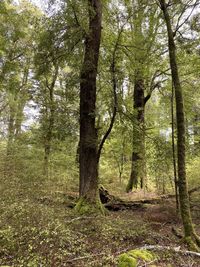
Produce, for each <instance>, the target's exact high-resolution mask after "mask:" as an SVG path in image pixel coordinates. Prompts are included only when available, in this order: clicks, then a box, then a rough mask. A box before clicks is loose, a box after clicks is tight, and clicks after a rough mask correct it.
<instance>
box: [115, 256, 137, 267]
mask: <svg viewBox="0 0 200 267" xmlns="http://www.w3.org/2000/svg"><path fill="white" fill-rule="evenodd" d="M137 262H138V260H137V259H135V258H133V257H132V256H131V255H129V254H128V253H124V254H122V255H120V256H119V261H118V267H136V266H137Z"/></svg>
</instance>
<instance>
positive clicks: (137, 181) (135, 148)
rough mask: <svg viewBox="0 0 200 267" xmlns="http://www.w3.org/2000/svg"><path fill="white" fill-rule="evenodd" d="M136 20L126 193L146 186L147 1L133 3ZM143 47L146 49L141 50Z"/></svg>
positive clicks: (134, 24) (132, 26) (133, 27)
mask: <svg viewBox="0 0 200 267" xmlns="http://www.w3.org/2000/svg"><path fill="white" fill-rule="evenodd" d="M132 6H133V7H134V6H135V8H133V12H134V14H135V15H134V19H133V24H132V25H131V28H132V31H133V44H134V46H135V51H134V58H135V63H134V64H135V74H134V92H133V110H134V116H133V134H132V136H133V137H132V160H131V174H130V178H129V182H128V184H127V187H126V192H130V191H132V189H133V187H135V188H137V187H138V185H139V186H140V188H143V187H144V186H145V180H146V178H145V177H146V160H145V133H144V120H145V117H144V112H145V95H144V93H145V92H144V90H145V85H144V80H145V75H144V72H145V71H144V64H145V60H146V53H145V38H144V35H143V32H142V27H143V26H142V24H143V22H144V9H145V6H146V3H145V1H141V0H137V1H132ZM141 47H144V48H143V49H141Z"/></svg>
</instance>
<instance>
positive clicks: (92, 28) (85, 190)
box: [76, 0, 103, 213]
mask: <svg viewBox="0 0 200 267" xmlns="http://www.w3.org/2000/svg"><path fill="white" fill-rule="evenodd" d="M88 13H89V31H88V33H87V35H86V39H85V55H84V61H83V65H82V70H81V76H80V142H79V144H80V151H79V175H80V184H79V195H80V199H79V201H78V203H77V205H76V210H77V211H78V212H79V213H86V212H92V211H94V212H95V211H101V212H103V208H102V205H101V202H100V198H99V190H98V147H97V146H98V135H97V130H96V128H95V111H96V77H97V68H98V59H99V49H100V41H101V20H102V6H101V1H100V0H88Z"/></svg>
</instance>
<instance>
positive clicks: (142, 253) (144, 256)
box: [129, 249, 156, 262]
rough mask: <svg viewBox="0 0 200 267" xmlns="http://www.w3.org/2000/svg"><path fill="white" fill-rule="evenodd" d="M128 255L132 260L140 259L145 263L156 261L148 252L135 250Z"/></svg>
mask: <svg viewBox="0 0 200 267" xmlns="http://www.w3.org/2000/svg"><path fill="white" fill-rule="evenodd" d="M129 254H130V255H132V256H133V257H134V258H137V259H141V260H144V261H147V262H149V261H153V260H155V259H156V257H155V255H154V254H153V253H152V252H149V251H147V250H140V249H135V250H131V251H130V252H129Z"/></svg>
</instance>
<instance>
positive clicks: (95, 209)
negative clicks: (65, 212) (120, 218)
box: [75, 197, 106, 215]
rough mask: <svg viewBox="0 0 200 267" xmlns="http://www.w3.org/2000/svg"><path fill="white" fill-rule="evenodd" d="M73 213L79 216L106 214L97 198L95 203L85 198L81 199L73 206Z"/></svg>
mask: <svg viewBox="0 0 200 267" xmlns="http://www.w3.org/2000/svg"><path fill="white" fill-rule="evenodd" d="M75 212H77V213H78V214H80V215H85V214H101V215H105V214H106V209H105V208H104V206H103V204H102V203H101V201H100V199H99V198H97V200H96V201H95V202H91V201H89V200H88V199H87V198H84V197H81V198H80V199H79V200H78V202H77V203H76V206H75Z"/></svg>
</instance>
